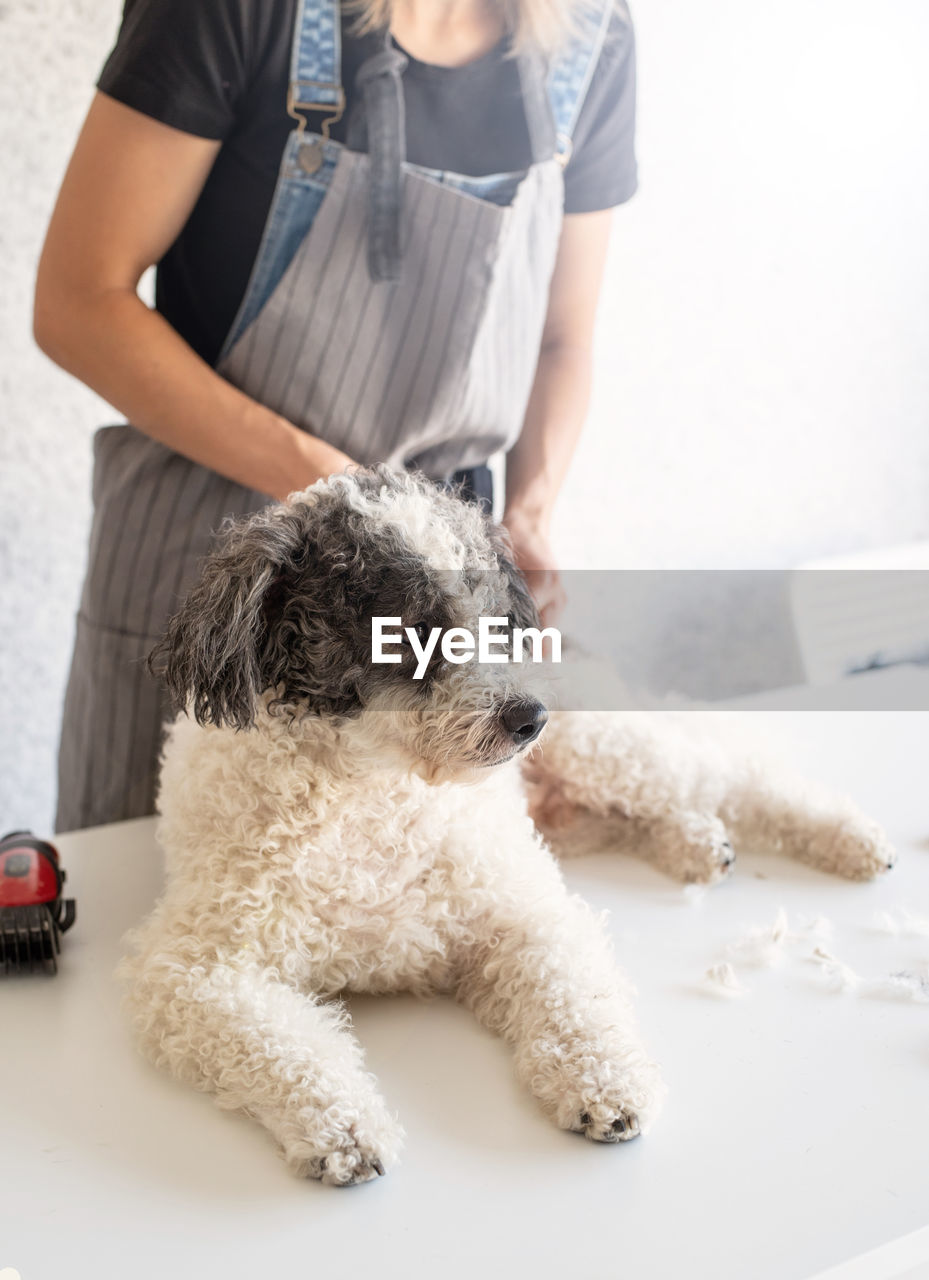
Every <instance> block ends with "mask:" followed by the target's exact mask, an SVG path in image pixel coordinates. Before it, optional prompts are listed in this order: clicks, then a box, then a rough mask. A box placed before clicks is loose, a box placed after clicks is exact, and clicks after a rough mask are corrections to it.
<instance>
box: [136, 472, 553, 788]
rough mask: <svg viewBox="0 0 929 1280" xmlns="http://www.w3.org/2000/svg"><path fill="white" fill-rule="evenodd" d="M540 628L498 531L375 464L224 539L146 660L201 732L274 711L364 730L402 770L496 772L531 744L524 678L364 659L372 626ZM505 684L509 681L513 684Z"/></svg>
mask: <svg viewBox="0 0 929 1280" xmlns="http://www.w3.org/2000/svg"><path fill="white" fill-rule="evenodd" d="M480 615H484V616H505V617H507V618H509V620H510V624H511V626H520V627H533V626H538V625H539V619H538V614H537V612H536V609H535V605H534V604H533V601H532V598H531V596H530V595H529V592H528V590H527V588H526V584H525V582H524V581H523V579H522V577H521V575H520V574H519V572H518V571H517V570H516V568H515V567H514V565H513V563H512V561H511V559H510V558H509V554H508V547H507V543H506V539H505V534H504V533H503V531H502V530H501V529H500V528H499V527H497V526H494V525H493V524H492V523H491V522H490V521H488V520H487V519H486V518H485V517H484V516H483V515H482V514H481V513H480V512H479V510H478V509H477V508H476V507H474V506H471V505H469V504H467V503H465V502H463V501H461V500H460V499H459V498H458V497H456V496H454V495H453V494H449V493H445V492H443V491H441V490H440V489H438V488H437V487H436V486H435V485H433V484H432V483H431V482H429V481H428V480H426V479H424V478H423V477H421V476H411V475H408V474H399V475H398V474H396V473H394V472H391V471H389V470H387V469H386V468H377V469H374V470H370V471H357V472H355V473H354V474H352V475H346V476H338V477H334V478H332V479H331V480H329V481H327V482H325V483H322V482H320V483H318V484H316V485H313V486H312V487H311V488H309V489H307V490H305V491H304V492H303V493H299V494H295V495H293V496H292V497H291V498H290V499H289V500H288V501H287V502H286V503H279V504H275V505H273V506H269V507H266V508H264V509H263V510H261V511H259V512H257V513H256V514H255V515H253V516H251V517H248V518H247V519H245V520H242V521H239V522H236V523H233V524H230V525H229V526H227V528H226V529H225V530H224V531H223V535H222V537H221V539H220V542H219V545H218V547H217V549H216V550H215V551H214V552H213V554H212V555H211V556H210V557H209V558H208V559H207V560H206V561H205V563H204V567H203V571H202V575H201V578H200V581H199V582H198V583H197V585H196V586H195V587H194V589H193V590H192V591H191V593H190V594H189V596H188V597H187V599H186V601H185V602H184V604H183V606H182V608H181V610H180V612H179V613H178V614H177V615H176V616H175V617H174V618H173V619H172V620H171V622H170V623H169V626H168V629H167V632H166V634H165V636H164V638H163V639H162V641H161V642H160V644H159V645H158V646H157V648H156V649H155V651H154V653H153V654H152V658H151V665H152V668H153V670H155V671H156V672H158V673H159V674H161V675H163V677H164V679H165V681H166V683H167V685H168V688H169V690H170V692H171V694H172V696H173V697H174V699H175V700H176V702H177V703H178V704H179V705H186V706H187V707H188V709H189V710H190V712H191V713H192V714H193V715H194V716H195V717H196V719H197V720H198V721H199V722H200V723H201V724H214V725H227V726H231V727H233V728H236V729H247V728H249V727H251V726H252V725H253V724H254V723H255V719H256V716H257V715H258V713H259V709H260V708H264V709H265V710H270V711H271V712H272V713H274V712H276V713H280V714H286V713H288V712H289V713H290V714H291V715H293V716H295V717H304V716H306V715H322V716H336V717H343V718H352V719H358V718H360V717H373V718H376V719H377V723H378V734H379V736H380V737H381V738H383V737H384V736H385V733H386V734H387V736H388V737H390V738H391V739H392V746H394V747H398V746H399V747H401V748H402V749H403V750H404V751H405V753H406V754H407V755H408V756H409V757H410V758H412V759H414V760H418V761H422V762H423V763H425V764H426V765H427V766H430V767H434V768H435V769H440V768H442V767H443V766H444V767H445V768H446V769H450V770H452V771H454V770H455V769H456V768H461V769H467V768H469V767H472V768H473V767H474V766H475V765H490V764H496V763H499V762H501V761H503V760H506V759H508V758H510V757H511V756H512V755H513V754H515V753H516V751H518V750H521V749H522V748H523V747H525V746H527V745H528V744H529V743H530V742H532V741H534V739H535V738H536V737H537V736H538V733H539V731H540V730H541V727H542V725H543V724H544V722H545V709H544V707H543V706H542V704H541V703H540V702H539V701H538V700H537V699H534V698H533V697H531V696H530V695H529V694H528V693H527V692H526V689H525V687H524V684H523V681H524V679H525V668H524V667H521V666H515V667H513V666H493V667H488V666H486V665H482V664H479V663H477V662H470V663H467V664H461V665H452V664H447V663H445V662H444V660H443V659H442V657H441V654H440V653H437V655H436V656H434V657H433V659H432V660H431V662H430V664H429V668H428V670H427V671H426V674H425V676H424V678H422V679H421V680H414V679H413V673H414V669H415V667H416V657H415V655H414V653H413V650H412V648H411V646H409V644H404V645H403V646H402V647H401V650H400V652H401V653H402V660H401V662H400V663H399V664H389V665H380V664H375V663H373V662H372V657H371V619H372V617H374V616H381V617H400V618H401V619H402V626H404V627H414V628H417V629H419V630H420V631H421V632H422V631H423V630H424V629H425V630H426V631H428V630H431V629H432V628H434V627H440V628H442V629H443V630H445V629H447V628H449V627H453V626H456V627H459V626H460V627H466V628H468V629H469V630H473V631H476V627H477V618H478V617H479V616H480ZM514 672H515V675H514Z"/></svg>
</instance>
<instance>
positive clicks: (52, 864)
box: [0, 831, 76, 973]
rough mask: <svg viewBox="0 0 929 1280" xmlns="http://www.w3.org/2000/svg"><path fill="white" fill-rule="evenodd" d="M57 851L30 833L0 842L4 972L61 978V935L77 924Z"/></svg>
mask: <svg viewBox="0 0 929 1280" xmlns="http://www.w3.org/2000/svg"><path fill="white" fill-rule="evenodd" d="M60 864H61V859H60V858H59V856H58V850H57V849H56V848H55V846H54V845H51V844H49V843H48V841H47V840H39V839H37V837H36V836H34V835H33V834H32V832H31V831H11V832H10V833H9V835H6V836H4V837H3V839H2V840H0V969H2V970H3V972H5V973H25V972H29V973H32V972H33V971H34V970H36V969H43V970H44V971H45V972H46V973H57V971H58V960H57V956H58V953H59V952H60V951H61V934H62V933H64V932H65V930H66V929H70V928H71V926H72V924H74V919H75V914H76V912H75V905H74V899H73V898H62V896H61V891H62V889H63V887H64V882H65V872H64V871H62V869H61V865H60Z"/></svg>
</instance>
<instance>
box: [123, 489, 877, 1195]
mask: <svg viewBox="0 0 929 1280" xmlns="http://www.w3.org/2000/svg"><path fill="white" fill-rule="evenodd" d="M372 615H381V616H401V617H402V618H403V622H404V624H405V625H409V626H413V627H417V626H423V627H427V628H428V627H432V626H436V625H439V626H442V627H450V626H453V625H455V626H464V627H467V628H469V629H471V630H476V621H477V618H478V616H480V615H484V616H487V615H495V616H496V615H502V616H507V617H508V618H509V619H510V621H511V623H512V624H513V625H521V626H526V625H531V624H533V623H536V622H537V618H536V615H535V610H534V607H533V605H532V602H531V599H530V597H529V596H528V594H527V592H526V588H525V584H524V583H523V582H522V580H521V578H520V577H519V575H518V574H517V573H516V572H515V570H514V569H513V566H512V564H511V563H510V561H509V560H508V558H507V547H506V543H505V540H504V537H503V535H502V531H501V530H499V529H497V528H495V527H494V526H493V525H492V524H491V523H489V522H488V521H487V520H486V519H485V518H484V517H482V516H481V515H480V514H479V512H478V511H477V510H476V509H475V508H474V507H471V506H467V505H466V504H464V503H462V502H460V501H459V500H457V499H456V498H455V497H454V496H452V495H449V494H446V493H443V492H441V491H439V490H438V489H437V488H436V487H435V486H433V485H432V484H430V483H429V482H428V481H426V480H424V479H422V478H417V477H413V476H409V475H401V476H397V475H393V474H391V473H389V472H386V471H384V470H378V471H374V472H358V473H355V474H354V475H351V476H341V477H336V478H333V479H332V480H330V481H328V482H325V483H324V482H320V483H318V484H316V485H313V486H312V487H311V488H309V489H307V490H306V491H304V492H302V493H298V494H295V495H293V496H292V497H291V499H290V500H289V501H288V502H286V503H281V504H277V505H274V506H271V507H268V508H266V509H265V510H263V511H261V512H259V513H258V514H256V515H255V516H253V517H251V518H249V519H248V520H246V521H244V522H242V523H240V524H239V525H237V526H235V527H232V528H230V529H229V530H228V531H227V532H226V534H225V537H224V539H223V540H222V542H221V544H220V545H219V547H218V549H217V550H216V551H215V553H214V554H213V555H212V556H211V557H210V558H209V560H208V561H207V562H206V564H205V567H204V570H203V575H202V578H201V580H200V582H199V584H198V585H197V586H196V587H195V588H194V590H193V591H192V593H191V594H190V596H189V598H188V599H187V601H186V603H185V604H184V606H183V607H182V609H181V611H180V613H179V614H178V615H177V616H176V617H175V618H174V619H173V620H172V622H171V624H170V626H169V629H168V632H167V634H166V636H165V638H164V640H163V642H162V644H161V645H160V647H159V649H158V651H156V655H155V664H156V666H157V667H159V668H160V670H161V671H162V672H163V674H164V677H165V679H166V681H167V683H168V686H169V687H170V689H171V690H172V692H173V694H174V695H175V697H176V698H177V699H178V700H179V702H180V703H181V704H183V705H185V707H186V710H185V711H184V712H182V713H181V714H180V715H179V716H178V718H177V720H176V721H175V722H174V724H173V726H172V727H171V729H170V731H169V733H168V737H167V741H166V745H165V749H164V758H163V768H162V774H161V783H160V795H159V808H160V812H161V820H160V824H159V828H158V831H159V839H160V841H161V842H162V844H163V846H164V849H165V852H166V858H167V877H168V879H167V887H166V889H165V892H164V895H163V896H162V898H161V899H160V901H159V902H158V904H157V906H156V908H155V910H154V911H153V913H152V915H151V916H150V917H149V919H148V920H147V921H146V922H145V923H144V924H143V925H142V926H141V927H140V928H138V929H137V930H135V931H134V933H133V935H131V945H132V953H131V955H129V956H128V957H127V958H126V959H125V960H124V961H123V963H122V965H121V967H120V972H121V976H122V977H123V978H124V980H125V982H126V984H127V987H128V996H127V999H128V1005H129V1008H130V1011H131V1016H132V1020H133V1023H134V1027H135V1031H136V1033H137V1035H138V1037H139V1041H140V1044H141V1047H142V1048H143V1050H144V1052H145V1053H146V1054H147V1055H148V1056H149V1057H150V1058H151V1059H152V1060H153V1061H154V1062H155V1063H157V1064H158V1065H159V1066H161V1067H164V1068H166V1069H167V1070H169V1071H170V1072H172V1073H173V1074H174V1075H175V1076H176V1077H178V1078H179V1079H182V1080H186V1081H188V1082H189V1083H190V1084H192V1085H194V1086H195V1087H197V1088H199V1089H204V1090H210V1091H212V1092H213V1093H214V1094H215V1095H216V1098H217V1101H218V1103H219V1105H220V1106H222V1107H225V1108H229V1109H242V1110H243V1111H245V1112H247V1113H249V1114H251V1115H253V1116H254V1117H255V1118H256V1119H258V1120H259V1121H260V1122H261V1123H262V1124H264V1125H265V1126H266V1127H267V1128H268V1129H269V1130H270V1132H271V1133H272V1134H273V1135H274V1137H275V1138H276V1139H277V1141H278V1143H279V1145H280V1149H281V1152H282V1154H283V1156H284V1158H285V1159H286V1161H287V1164H288V1165H289V1167H290V1168H291V1169H292V1170H293V1171H294V1172H295V1173H297V1174H300V1175H306V1176H310V1177H314V1178H321V1179H322V1180H323V1181H325V1182H329V1183H334V1184H339V1185H346V1184H350V1183H355V1182H361V1181H366V1180H368V1179H371V1178H373V1177H376V1176H378V1175H379V1174H381V1173H383V1172H384V1171H385V1170H386V1169H387V1168H389V1167H390V1166H391V1165H392V1164H393V1163H394V1161H395V1160H396V1159H397V1155H398V1152H399V1150H400V1145H401V1136H402V1135H401V1129H400V1126H399V1124H398V1122H397V1120H396V1119H395V1117H394V1116H393V1114H392V1113H391V1111H390V1109H389V1107H388V1105H387V1103H386V1102H385V1100H384V1099H383V1098H382V1096H381V1094H380V1091H379V1089H378V1085H377V1082H376V1080H375V1079H374V1077H373V1076H372V1075H371V1074H370V1073H369V1072H368V1071H367V1070H366V1069H365V1065H364V1060H363V1054H362V1050H361V1048H360V1046H359V1045H358V1043H357V1041H356V1039H355V1038H354V1035H353V1033H352V1030H351V1027H350V1025H349V1019H348V1017H347V1015H346V1013H345V1011H344V1009H343V1007H342V1006H341V1004H340V1003H339V1002H338V1001H337V999H336V997H337V995H338V993H340V992H343V991H352V992H397V991H412V992H415V993H419V994H423V995H425V994H428V993H434V992H441V993H446V994H448V995H450V996H452V997H454V998H455V999H457V1000H459V1001H460V1002H461V1003H462V1004H464V1005H465V1006H467V1007H468V1008H469V1009H471V1010H472V1011H473V1012H474V1014H475V1016H476V1017H477V1018H479V1019H480V1021H481V1022H482V1023H483V1024H484V1025H485V1026H487V1027H489V1028H491V1029H492V1030H494V1031H495V1032H497V1033H499V1034H500V1035H501V1036H503V1037H504V1038H505V1039H506V1041H507V1042H508V1043H509V1044H510V1046H511V1047H512V1050H513V1053H514V1057H515V1062H516V1070H517V1073H518V1076H519V1078H520V1080H521V1081H522V1082H523V1084H524V1085H525V1087H526V1088H527V1089H528V1090H530V1092H531V1093H532V1094H533V1095H534V1096H535V1098H536V1099H537V1100H538V1102H539V1104H540V1106H541V1108H542V1110H543V1111H544V1112H545V1113H546V1115H548V1116H549V1117H550V1118H551V1119H552V1120H553V1121H554V1122H555V1123H556V1124H557V1125H560V1126H561V1127H562V1128H564V1129H569V1130H574V1131H576V1132H578V1133H583V1134H584V1135H586V1136H587V1137H588V1138H591V1139H593V1140H595V1141H599V1142H617V1141H625V1140H628V1139H630V1138H633V1137H635V1136H636V1135H637V1134H639V1133H642V1132H645V1131H646V1130H647V1129H648V1127H649V1125H650V1124H651V1122H652V1120H653V1119H654V1117H655V1115H656V1114H657V1111H658V1109H659V1105H660V1102H661V1098H662V1093H663V1086H662V1083H661V1079H660V1075H659V1071H658V1068H657V1066H656V1065H655V1063H654V1062H652V1061H651V1059H650V1058H649V1055H648V1053H647V1051H646V1050H645V1048H644V1047H643V1046H642V1044H641V1043H640V1041H639V1038H638V1034H637V1031H636V1026H635V1021H634V1016H633V1010H632V1004H631V999H630V988H629V986H628V984H627V981H626V979H625V978H624V976H623V975H622V973H621V972H620V971H619V969H618V968H617V966H616V963H615V960H614V957H613V954H612V950H611V946H610V942H609V940H608V937H607V934H606V932H605V929H604V927H603V924H602V922H601V920H600V919H599V918H598V917H597V916H596V915H595V914H594V913H593V912H592V911H591V909H590V908H589V907H588V906H587V905H586V903H585V902H584V901H582V900H581V899H580V898H579V897H578V896H576V895H571V894H569V893H568V891H567V889H566V887H565V884H564V880H563V878H562V875H561V872H560V870H559V867H558V864H557V862H556V860H555V858H554V856H553V854H552V852H551V849H550V844H549V843H548V842H547V841H551V842H554V843H557V846H558V848H559V850H562V851H566V852H569V851H570V850H571V849H572V848H579V847H582V846H583V847H587V846H589V844H590V842H591V839H592V838H593V837H595V836H597V835H598V834H599V838H600V840H601V842H603V843H608V844H611V845H612V846H614V847H616V848H617V849H619V850H626V851H628V852H633V853H636V854H638V855H639V856H643V857H646V858H649V859H651V860H652V861H654V862H655V863H656V865H658V866H659V867H661V868H662V869H663V870H664V871H666V872H667V873H668V874H670V875H673V876H676V877H678V878H679V879H682V880H688V881H695V882H704V883H709V882H713V881H716V880H720V879H722V878H724V877H725V876H726V875H728V874H729V873H730V871H731V869H732V866H733V862H734V856H735V855H734V852H733V844H735V845H736V846H737V847H738V846H739V845H741V844H745V845H750V846H752V847H759V846H764V847H765V848H770V849H776V850H780V851H781V852H783V853H785V854H787V855H789V856H792V857H797V858H802V859H804V860H805V861H807V862H810V863H812V864H813V865H815V866H819V867H821V868H822V869H824V870H828V871H834V872H837V873H839V874H843V875H846V876H850V877H853V878H866V877H870V876H873V875H875V874H877V873H879V872H881V871H883V870H884V869H885V868H886V867H887V866H888V865H889V864H890V863H891V861H892V854H891V851H890V849H889V846H888V845H887V842H886V840H885V838H884V836H883V835H882V833H881V832H880V830H879V829H878V828H877V827H876V826H875V825H874V824H873V823H872V822H870V821H869V820H868V819H867V818H865V817H864V816H863V815H862V814H861V813H859V812H858V810H857V809H855V808H854V806H853V805H852V804H851V803H850V802H849V801H848V800H846V799H844V798H841V797H836V796H832V795H829V794H827V793H825V792H819V791H815V790H813V789H811V788H808V787H807V786H806V784H803V783H800V782H798V781H796V780H794V779H791V778H783V777H774V776H771V775H769V774H767V773H766V772H764V770H762V769H761V768H760V767H759V766H757V765H756V764H754V763H752V762H751V761H747V760H746V759H744V758H742V757H741V756H739V755H735V756H727V755H726V753H725V751H724V750H723V749H722V748H721V747H720V746H719V745H718V744H713V745H709V746H704V745H702V744H701V743H700V741H699V738H695V737H694V735H693V733H692V731H687V732H685V731H684V730H683V729H681V727H680V726H679V725H675V724H674V723H672V722H670V721H666V720H665V719H664V718H663V717H661V716H655V717H649V716H642V715H639V714H629V715H623V714H620V713H605V712H603V713H596V712H584V713H567V712H565V713H559V714H553V715H552V716H551V719H550V722H549V724H548V726H547V728H546V729H545V732H544V736H543V738H542V742H543V747H542V748H541V749H538V750H537V749H534V741H535V738H536V736H537V734H538V730H539V729H540V728H541V726H542V724H543V723H544V720H545V709H544V707H543V706H542V705H541V704H540V703H539V702H538V701H537V700H536V699H535V698H534V696H533V695H532V694H531V693H530V692H529V691H528V686H527V684H526V680H527V669H528V668H527V665H526V664H523V665H521V666H514V665H500V666H493V667H488V666H487V665H483V664H478V663H465V664H462V665H452V664H449V663H445V662H443V661H442V660H441V658H439V659H438V660H436V659H434V660H433V661H432V662H431V664H430V666H429V669H428V671H427V673H426V676H425V678H424V679H423V680H421V681H414V680H413V679H412V678H411V674H412V668H413V657H412V655H411V654H410V653H409V652H408V651H406V652H405V653H404V656H403V660H402V662H401V663H400V664H394V665H377V666H375V665H372V663H371V661H370V619H371V616H372ZM575 836H576V837H577V838H576V839H575Z"/></svg>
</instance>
